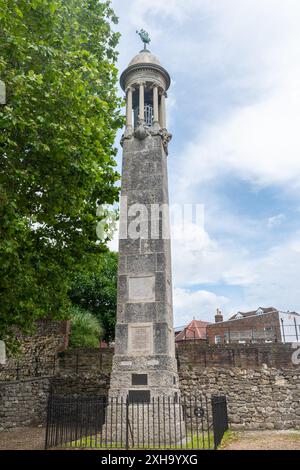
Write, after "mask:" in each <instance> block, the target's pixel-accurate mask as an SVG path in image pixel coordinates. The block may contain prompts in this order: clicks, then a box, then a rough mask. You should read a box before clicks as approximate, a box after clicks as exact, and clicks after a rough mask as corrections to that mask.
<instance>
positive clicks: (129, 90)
mask: <svg viewBox="0 0 300 470" xmlns="http://www.w3.org/2000/svg"><path fill="white" fill-rule="evenodd" d="M132 92H133V89H132V87H128V88H127V90H126V132H125V133H126V134H127V135H128V134H131V133H132Z"/></svg>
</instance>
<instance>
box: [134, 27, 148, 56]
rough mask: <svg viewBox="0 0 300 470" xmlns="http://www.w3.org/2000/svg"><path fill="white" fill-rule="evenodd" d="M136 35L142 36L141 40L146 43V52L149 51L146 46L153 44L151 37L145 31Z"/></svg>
mask: <svg viewBox="0 0 300 470" xmlns="http://www.w3.org/2000/svg"><path fill="white" fill-rule="evenodd" d="M136 33H137V34H138V35H139V36H140V38H141V40H142V41H143V43H144V51H147V48H146V44H149V43H150V42H151V39H150V36H149V34H148V33H147V31H145V30H144V29H140V31H136Z"/></svg>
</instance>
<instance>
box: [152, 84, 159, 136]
mask: <svg viewBox="0 0 300 470" xmlns="http://www.w3.org/2000/svg"><path fill="white" fill-rule="evenodd" d="M153 127H154V128H157V129H159V109H158V86H157V85H154V86H153Z"/></svg>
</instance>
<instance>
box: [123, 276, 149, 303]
mask: <svg viewBox="0 0 300 470" xmlns="http://www.w3.org/2000/svg"><path fill="white" fill-rule="evenodd" d="M128 295H129V300H130V301H131V302H132V301H135V302H138V301H144V302H154V301H155V276H147V277H130V278H129V292H128Z"/></svg>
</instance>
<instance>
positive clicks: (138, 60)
mask: <svg viewBox="0 0 300 470" xmlns="http://www.w3.org/2000/svg"><path fill="white" fill-rule="evenodd" d="M149 69H150V70H152V71H154V72H155V73H156V74H157V75H158V76H159V75H160V76H162V77H163V79H164V81H165V84H164V85H163V88H164V89H165V90H167V89H168V88H169V86H170V82H171V79H170V75H169V74H168V72H167V71H166V69H165V68H164V67H163V66H162V65H161V63H160V61H159V59H158V58H157V57H156V56H155V55H154V54H152V52H150V51H149V50H148V49H146V48H145V49H143V50H142V51H140V52H139V53H138V54H137V55H135V56H134V57H133V59H132V60H131V61H130V62H129V64H128V67H127V68H126V69H125V70H124V72H123V73H122V74H121V77H120V84H121V88H122V89H123V90H124V91H125V86H126V82H127V80H128V77H132V75H137V76H138V75H139V74H140V73H141V71H143V70H149Z"/></svg>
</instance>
